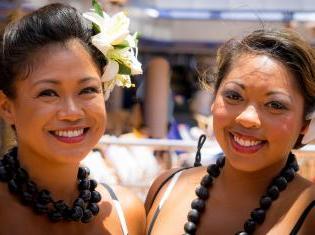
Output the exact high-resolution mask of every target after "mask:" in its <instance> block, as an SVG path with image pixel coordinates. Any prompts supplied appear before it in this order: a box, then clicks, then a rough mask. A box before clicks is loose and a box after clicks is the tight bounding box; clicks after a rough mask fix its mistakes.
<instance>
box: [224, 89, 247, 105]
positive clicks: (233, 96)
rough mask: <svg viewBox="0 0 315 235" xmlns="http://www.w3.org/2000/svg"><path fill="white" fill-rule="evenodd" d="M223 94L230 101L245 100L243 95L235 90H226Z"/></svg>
mask: <svg viewBox="0 0 315 235" xmlns="http://www.w3.org/2000/svg"><path fill="white" fill-rule="evenodd" d="M223 96H224V98H225V99H226V100H227V101H228V102H229V103H237V102H240V101H242V100H243V97H242V96H241V95H240V94H239V93H238V92H235V91H226V92H224V93H223Z"/></svg>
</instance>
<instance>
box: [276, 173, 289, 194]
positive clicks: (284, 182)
mask: <svg viewBox="0 0 315 235" xmlns="http://www.w3.org/2000/svg"><path fill="white" fill-rule="evenodd" d="M275 185H276V186H277V187H278V189H279V190H280V191H283V190H285V189H286V187H287V185H288V181H287V180H286V179H285V178H284V177H283V176H280V177H279V178H277V179H276V180H275Z"/></svg>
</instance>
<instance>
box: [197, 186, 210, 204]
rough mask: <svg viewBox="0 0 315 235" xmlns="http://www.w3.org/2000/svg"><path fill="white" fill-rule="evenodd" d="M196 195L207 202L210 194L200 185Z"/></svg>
mask: <svg viewBox="0 0 315 235" xmlns="http://www.w3.org/2000/svg"><path fill="white" fill-rule="evenodd" d="M195 193H196V195H197V196H198V197H199V198H201V199H203V200H207V199H208V197H209V193H208V189H207V188H206V187H204V186H202V185H199V186H198V187H197V188H196V190H195Z"/></svg>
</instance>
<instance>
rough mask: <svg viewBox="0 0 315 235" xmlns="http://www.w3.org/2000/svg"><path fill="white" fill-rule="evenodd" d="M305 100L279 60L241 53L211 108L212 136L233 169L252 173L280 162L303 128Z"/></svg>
mask: <svg viewBox="0 0 315 235" xmlns="http://www.w3.org/2000/svg"><path fill="white" fill-rule="evenodd" d="M303 110H304V100H303V96H302V94H301V92H300V90H299V88H298V87H297V85H296V82H295V80H294V78H293V77H292V75H291V74H290V73H289V72H288V71H287V69H286V68H285V67H284V66H283V65H282V64H281V63H280V62H278V61H276V60H274V59H272V58H269V57H268V56H265V55H243V56H240V57H239V58H238V59H237V60H236V61H235V62H234V65H233V67H232V69H231V71H230V72H229V73H228V74H227V76H226V77H225V78H224V80H223V81H222V83H221V85H220V87H219V89H218V92H217V96H216V97H215V100H214V103H213V105H212V112H213V126H214V132H215V135H216V138H217V141H218V142H219V144H220V146H221V148H222V149H223V151H224V153H225V154H226V156H227V158H228V159H229V162H230V163H231V165H233V166H234V167H235V168H238V169H241V170H244V171H256V170H260V169H263V168H265V167H268V166H271V165H273V164H275V163H279V162H283V160H284V159H285V158H286V156H287V155H288V154H289V152H290V150H291V149H292V148H293V146H294V144H295V142H296V140H297V138H298V136H299V135H300V134H301V133H302V131H303V129H304V126H305V125H304V121H303V120H304V118H303Z"/></svg>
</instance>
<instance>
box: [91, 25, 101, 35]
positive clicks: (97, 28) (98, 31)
mask: <svg viewBox="0 0 315 235" xmlns="http://www.w3.org/2000/svg"><path fill="white" fill-rule="evenodd" d="M92 28H93V30H94V32H95V33H100V32H101V28H100V26H98V25H97V24H95V23H92Z"/></svg>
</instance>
